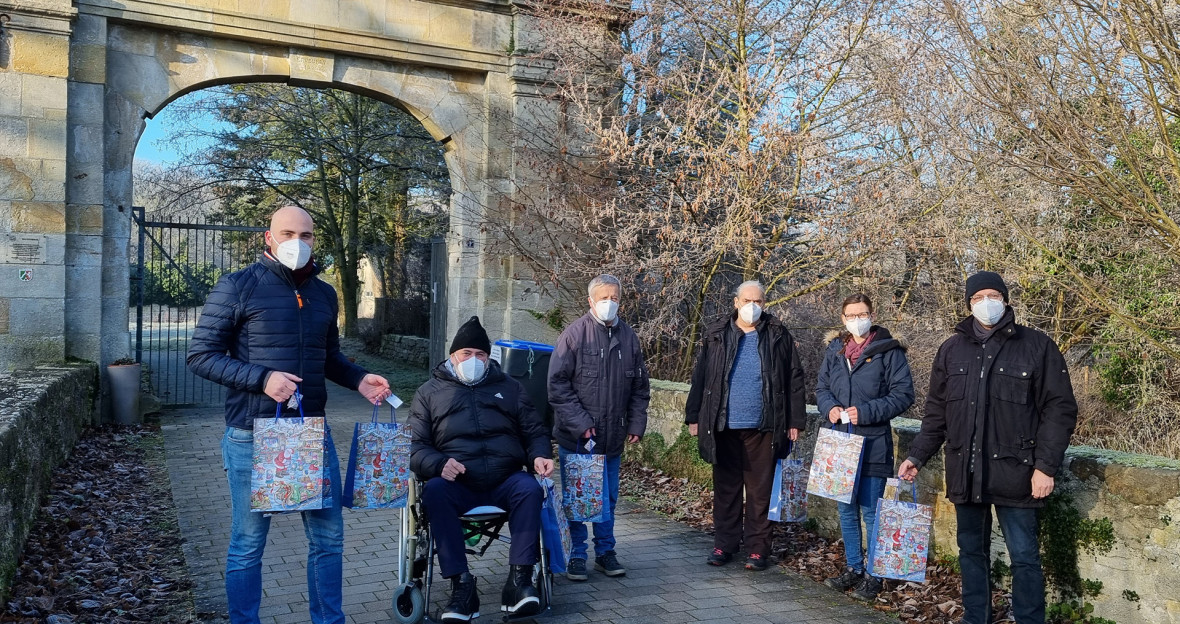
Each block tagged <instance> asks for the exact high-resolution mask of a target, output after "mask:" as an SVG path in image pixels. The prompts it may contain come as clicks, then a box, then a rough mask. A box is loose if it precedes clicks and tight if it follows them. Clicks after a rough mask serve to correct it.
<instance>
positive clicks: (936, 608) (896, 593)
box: [619, 462, 1008, 624]
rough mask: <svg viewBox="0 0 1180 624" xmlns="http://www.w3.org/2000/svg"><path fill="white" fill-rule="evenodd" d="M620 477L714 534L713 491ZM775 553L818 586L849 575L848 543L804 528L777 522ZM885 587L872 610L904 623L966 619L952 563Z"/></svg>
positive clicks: (1003, 609) (666, 478) (638, 496)
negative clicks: (922, 577)
mask: <svg viewBox="0 0 1180 624" xmlns="http://www.w3.org/2000/svg"><path fill="white" fill-rule="evenodd" d="M620 473H621V474H620V476H619V490H620V494H621V495H623V496H627V497H630V498H632V499H634V500H636V501H638V502H640V503H642V504H644V505H645V506H647V507H648V508H649V509H652V510H653V511H657V512H659V513H662V514H664V515H666V516H668V517H670V518H672V519H674V520H678V521H680V522H683V523H685V524H687V525H689V526H691V527H693V528H696V529H699V530H701V531H704V532H706V533H712V532H713V492H712V491H711V490H709V489H708V488H705V487H702V486H700V485H697V484H695V483H691V482H689V481H688V480H687V479H680V478H676V477H672V476H670V475H667V474H664V473H663V472H661V471H659V470H655V469H653V468H647V467H645V466H642V465H639V464H637V463H634V462H626V463H624V464H623V468H622V470H621V471H620ZM772 551H773V555H774V556H775V557H777V558H778V562H779V565H780V566H782V567H784V568H788V569H790V570H794V571H795V572H798V573H800V574H802V575H804V576H807V577H809V578H811V579H812V580H815V581H818V582H822V581H823V580H824V579H826V578H830V577H833V576H839V575H840V574H841V573H842V572H843V571H844V542H843V541H842V540H829V539H827V538H825V537H822V536H820V535H817V534H816V533H813V532H811V531H808V530H806V529H805V528H803V525H801V524H794V523H775V524H774V537H773V544H772ZM884 585H885V586H884V589H883V590H882V591H881V593H880V595H878V596H877V600H876V602H874V603H873V605H872V606H873V608H875V609H877V610H879V611H885V612H889V613H895V614H896V615H897V616H898V619H900V620H901V621H902V622H905V623H907V624H918V623H922V624H925V623H934V622H937V623H942V622H957V621H959V620H960V619H962V616H963V606H962V601H961V591H960V578H959V574H958V572H956V571H955V570H954V569H953V568H952V567H951V565H949V563H937V562H933V563H932V564H931V565H930V566H929V567H927V569H926V582H925V583H912V582H901V581H894V580H886V581H885V584H884ZM1007 605H1008V600H1007V596H1006V595H1005V594H1004V593H1003V592H1002V591H999V590H997V591H995V592H994V593H993V599H992V615H993V618H994V619H995V621H997V622H1004V621H1007V617H1008V608H1007Z"/></svg>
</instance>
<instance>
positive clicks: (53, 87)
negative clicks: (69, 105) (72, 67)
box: [20, 74, 68, 118]
mask: <svg viewBox="0 0 1180 624" xmlns="http://www.w3.org/2000/svg"><path fill="white" fill-rule="evenodd" d="M66 85H67V81H66V79H65V78H58V77H54V76H37V75H33V74H26V75H25V76H22V78H21V93H20V101H21V115H22V116H24V117H32V118H43V117H44V116H45V111H46V110H47V109H62V108H65V105H66V92H67V90H68V89H67V88H66Z"/></svg>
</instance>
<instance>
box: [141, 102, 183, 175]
mask: <svg viewBox="0 0 1180 624" xmlns="http://www.w3.org/2000/svg"><path fill="white" fill-rule="evenodd" d="M167 115H168V109H167V108H165V109H164V110H162V111H160V114H159V115H156V117H155V119H145V120H144V121H146V122H147V128H145V129H144V131H143V136H141V137H140V138H139V145H137V146H136V148H135V160H140V161H144V162H150V163H152V164H156V165H161V166H164V165H168V164H171V163H174V162H176V161H177V160H178V159H179V158H180V155H179V154H177V153H176V152H174V151H172V148H171V147H169V146H167V145H162V144H161V145H157V143H162V141H161V139H163V138H165V137H166V136H167V134H168V133H167V132H166V128H165V123H164V122H166V121H167V119H166V116H167Z"/></svg>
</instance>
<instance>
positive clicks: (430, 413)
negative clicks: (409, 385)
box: [410, 360, 552, 490]
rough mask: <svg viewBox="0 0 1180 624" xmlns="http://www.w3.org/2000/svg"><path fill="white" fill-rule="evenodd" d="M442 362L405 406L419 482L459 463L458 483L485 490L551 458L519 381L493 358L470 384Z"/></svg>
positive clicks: (541, 427)
mask: <svg viewBox="0 0 1180 624" xmlns="http://www.w3.org/2000/svg"><path fill="white" fill-rule="evenodd" d="M446 364H447V363H446V361H443V362H442V363H441V364H439V365H438V366H436V367H435V368H434V372H433V375H432V377H431V378H430V379H429V380H428V381H427V382H426V383H424V384H422V387H420V388H418V391H417V392H415V393H414V401H413V403H412V404H411V406H410V428H411V430H412V432H413V434H412V436H413V437H412V439H411V442H410V469H411V470H413V471H414V474H417V475H418V477H419V478H421V479H432V478H434V477H437V476H440V475H442V469H443V466H444V465H445V464H446V463H447V459H449V458H452V457H453V458H454V459H455V461H457V462H459V463H460V464H463V466H464V467H465V468H466V469H467V471H466V472H464V473H463V474H461V475H459V478H458V480H457V481H458V482H459V483H463V484H464V485H467V486H468V487H471V488H473V489H480V490H490V489H491V488H494V487H496V486H497V485H499V484H501V483H503V482H504V480H505V479H507V478H508V477H509V476H510V475H511V474H512V473H514V472H518V471H520V469H521V468H523V467H526V466H527V467H528V469H529V470H530V471H531V470H532V469H533V460H535V459H536V458H538V457H546V458H548V457H550V456H551V455H552V449H551V448H550V446H549V432H547V431H545V423H544V421H542V420H541V417H540V416H538V415H537V411H536V410H535V409H533V403H532V401H530V400H529V394H528V392H526V391H525V389H524V386H522V385H520V382H519V381H516V380H515V379H513V378H511V377H509V376H508V375H505V374H504V372H503V371H502V370H500V365H499V364H497V363H496V361H495V360H488V372H487V374H486V375H484V378H483V380H482V381H480V382H479V383H477V384H476V385H474V386H468V385H467V384H465V383H463V382H461V381H459V380H458V379H456V378H455V376H454V375H452V374H451V372H450V371H448V370H447V366H446Z"/></svg>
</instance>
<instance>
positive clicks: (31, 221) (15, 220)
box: [12, 201, 66, 234]
mask: <svg viewBox="0 0 1180 624" xmlns="http://www.w3.org/2000/svg"><path fill="white" fill-rule="evenodd" d="M12 231H13V232H42V233H47V234H48V233H62V234H64V233H65V231H66V215H65V204H59V203H56V202H29V201H15V202H12Z"/></svg>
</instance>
